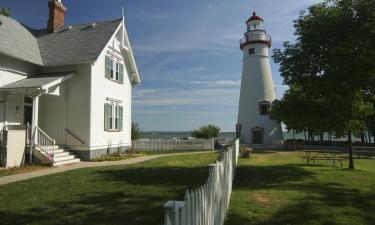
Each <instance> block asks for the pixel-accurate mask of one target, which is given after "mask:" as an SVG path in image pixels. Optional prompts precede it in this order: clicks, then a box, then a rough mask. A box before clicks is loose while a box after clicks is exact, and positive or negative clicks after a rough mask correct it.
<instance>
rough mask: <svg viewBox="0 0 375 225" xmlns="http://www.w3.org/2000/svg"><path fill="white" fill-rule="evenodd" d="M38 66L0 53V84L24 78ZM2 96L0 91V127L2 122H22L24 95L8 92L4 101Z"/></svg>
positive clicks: (15, 123) (12, 123)
mask: <svg viewBox="0 0 375 225" xmlns="http://www.w3.org/2000/svg"><path fill="white" fill-rule="evenodd" d="M38 68H39V67H38V66H35V65H32V64H31V63H27V62H23V61H20V60H17V59H14V58H11V57H8V56H4V55H1V54H0V86H4V85H6V84H9V83H12V82H15V81H17V80H21V79H25V78H26V76H27V75H28V74H32V73H34V72H35V71H37V69H38ZM4 96H5V95H4V93H1V92H0V129H3V126H4V123H5V124H7V125H20V124H23V106H24V103H23V101H24V95H23V94H9V96H8V97H7V102H6V103H5V102H4ZM5 108H6V113H5V112H4V109H5ZM4 121H5V122H4Z"/></svg>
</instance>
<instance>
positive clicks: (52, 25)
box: [47, 0, 66, 33]
mask: <svg viewBox="0 0 375 225" xmlns="http://www.w3.org/2000/svg"><path fill="white" fill-rule="evenodd" d="M48 6H49V19H48V24H47V31H48V33H53V32H55V30H56V29H57V28H59V27H63V26H64V19H65V13H66V7H65V6H64V5H63V4H62V2H61V0H51V1H49V2H48Z"/></svg>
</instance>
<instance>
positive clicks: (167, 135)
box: [142, 131, 346, 141]
mask: <svg viewBox="0 0 375 225" xmlns="http://www.w3.org/2000/svg"><path fill="white" fill-rule="evenodd" d="M283 135H284V140H287V139H292V137H293V135H292V133H289V132H285V131H284V132H283ZM187 137H191V132H187V131H185V132H182V131H181V132H161V131H155V132H143V136H142V138H144V139H167V140H168V139H172V138H187ZM235 137H236V133H235V132H221V133H220V134H219V138H220V139H228V140H231V139H233V138H235ZM295 138H296V139H304V135H303V133H299V134H295ZM324 138H325V139H326V140H327V139H328V135H327V134H326V135H325V137H324ZM336 140H340V141H344V140H346V139H345V138H343V139H342V138H339V139H336Z"/></svg>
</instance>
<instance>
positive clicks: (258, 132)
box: [252, 128, 263, 144]
mask: <svg viewBox="0 0 375 225" xmlns="http://www.w3.org/2000/svg"><path fill="white" fill-rule="evenodd" d="M252 140H253V144H263V129H262V128H253V139H252Z"/></svg>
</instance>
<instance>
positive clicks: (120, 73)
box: [119, 63, 124, 84]
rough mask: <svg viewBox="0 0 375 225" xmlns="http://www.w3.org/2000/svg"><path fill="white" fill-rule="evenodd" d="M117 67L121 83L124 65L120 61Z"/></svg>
mask: <svg viewBox="0 0 375 225" xmlns="http://www.w3.org/2000/svg"><path fill="white" fill-rule="evenodd" d="M119 69H120V71H119V82H120V83H121V84H122V83H124V65H123V64H121V63H120V65H119Z"/></svg>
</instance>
